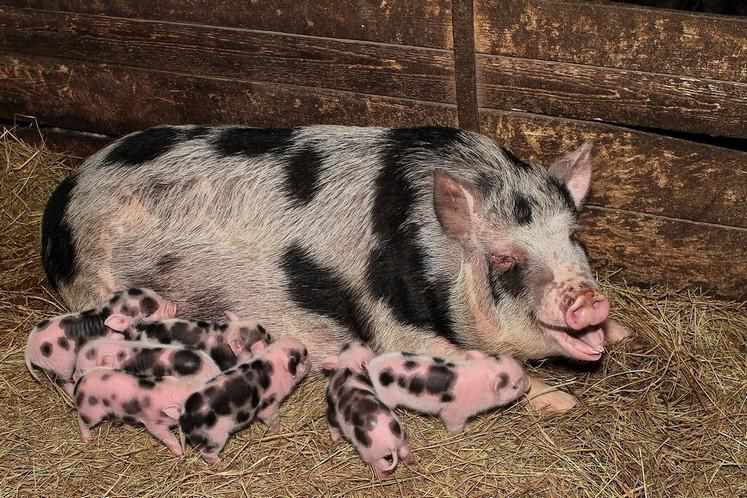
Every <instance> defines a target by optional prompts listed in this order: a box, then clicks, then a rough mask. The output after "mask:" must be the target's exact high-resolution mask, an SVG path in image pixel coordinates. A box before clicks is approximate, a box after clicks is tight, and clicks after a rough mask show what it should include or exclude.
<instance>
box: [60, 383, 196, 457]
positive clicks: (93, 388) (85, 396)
mask: <svg viewBox="0 0 747 498" xmlns="http://www.w3.org/2000/svg"><path fill="white" fill-rule="evenodd" d="M208 378H209V375H208V374H205V375H193V376H189V377H159V378H156V377H151V378H148V377H141V376H138V375H134V374H130V373H127V372H124V371H122V370H112V369H109V368H94V369H93V370H89V371H88V372H87V373H86V374H85V375H83V376H82V377H81V378H80V379H79V380H78V382H77V383H76V384H75V390H74V398H75V403H76V405H77V407H78V423H79V425H80V435H81V439H82V440H83V442H86V443H87V442H89V441H90V440H91V429H92V428H93V427H95V426H96V425H98V424H99V423H100V422H101V421H102V420H104V419H112V420H122V421H124V422H126V423H129V424H136V423H142V424H143V425H144V426H145V428H146V429H147V430H148V432H150V433H151V434H152V435H153V436H154V437H156V438H158V439H159V440H160V441H161V442H163V443H164V444H165V445H166V446H167V447H168V448H169V450H171V452H172V453H174V455H176V456H182V454H183V447H182V444H181V442H180V441H179V439H178V438H177V437H176V436H175V435H174V434H173V433H172V432H171V431H170V430H169V429H170V428H171V427H174V426H176V424H177V420H176V419H174V418H173V417H170V416H169V415H168V414H169V413H173V411H174V410H176V409H178V407H180V406H181V405H182V403H184V400H185V399H187V398H188V397H189V395H190V394H192V393H193V392H195V391H197V390H198V389H200V388H201V387H202V386H204V385H205V383H206V382H207V380H208Z"/></svg>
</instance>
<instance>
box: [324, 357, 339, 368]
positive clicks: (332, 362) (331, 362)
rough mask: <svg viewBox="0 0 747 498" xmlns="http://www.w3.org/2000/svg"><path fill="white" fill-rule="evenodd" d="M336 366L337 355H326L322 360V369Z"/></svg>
mask: <svg viewBox="0 0 747 498" xmlns="http://www.w3.org/2000/svg"><path fill="white" fill-rule="evenodd" d="M335 368H337V356H327V357H326V358H324V359H323V360H322V370H334V369H335Z"/></svg>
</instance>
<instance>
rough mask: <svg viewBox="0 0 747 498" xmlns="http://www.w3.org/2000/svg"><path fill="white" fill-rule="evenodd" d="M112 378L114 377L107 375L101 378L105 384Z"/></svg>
mask: <svg viewBox="0 0 747 498" xmlns="http://www.w3.org/2000/svg"><path fill="white" fill-rule="evenodd" d="M111 376H112V374H109V373H105V374H104V375H102V376H101V380H103V381H104V382H106V381H107V380H109V379H110V378H111Z"/></svg>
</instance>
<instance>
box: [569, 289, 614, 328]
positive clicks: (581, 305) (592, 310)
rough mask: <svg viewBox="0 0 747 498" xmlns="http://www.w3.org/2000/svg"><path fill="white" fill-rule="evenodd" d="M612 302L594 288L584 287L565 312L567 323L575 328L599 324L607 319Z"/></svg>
mask: <svg viewBox="0 0 747 498" xmlns="http://www.w3.org/2000/svg"><path fill="white" fill-rule="evenodd" d="M609 310H610V303H609V301H608V300H607V298H606V297H604V296H603V295H602V294H600V293H599V292H597V291H595V290H592V289H584V290H582V291H581V292H579V293H578V294H577V295H576V298H575V300H574V301H573V303H572V304H571V305H570V307H569V308H568V309H567V310H566V312H565V323H566V325H568V326H569V327H570V328H572V329H573V330H581V329H584V328H586V327H590V326H593V325H599V324H601V323H602V322H603V321H605V320H606V319H607V315H608V313H609Z"/></svg>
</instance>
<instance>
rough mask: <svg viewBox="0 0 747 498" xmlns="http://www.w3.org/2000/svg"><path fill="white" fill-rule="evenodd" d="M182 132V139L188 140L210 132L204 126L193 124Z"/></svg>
mask: <svg viewBox="0 0 747 498" xmlns="http://www.w3.org/2000/svg"><path fill="white" fill-rule="evenodd" d="M183 132H184V141H189V140H196V139H198V138H203V137H204V136H206V135H207V134H208V133H209V132H210V129H209V128H206V127H204V126H194V127H192V128H189V129H187V130H183Z"/></svg>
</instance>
